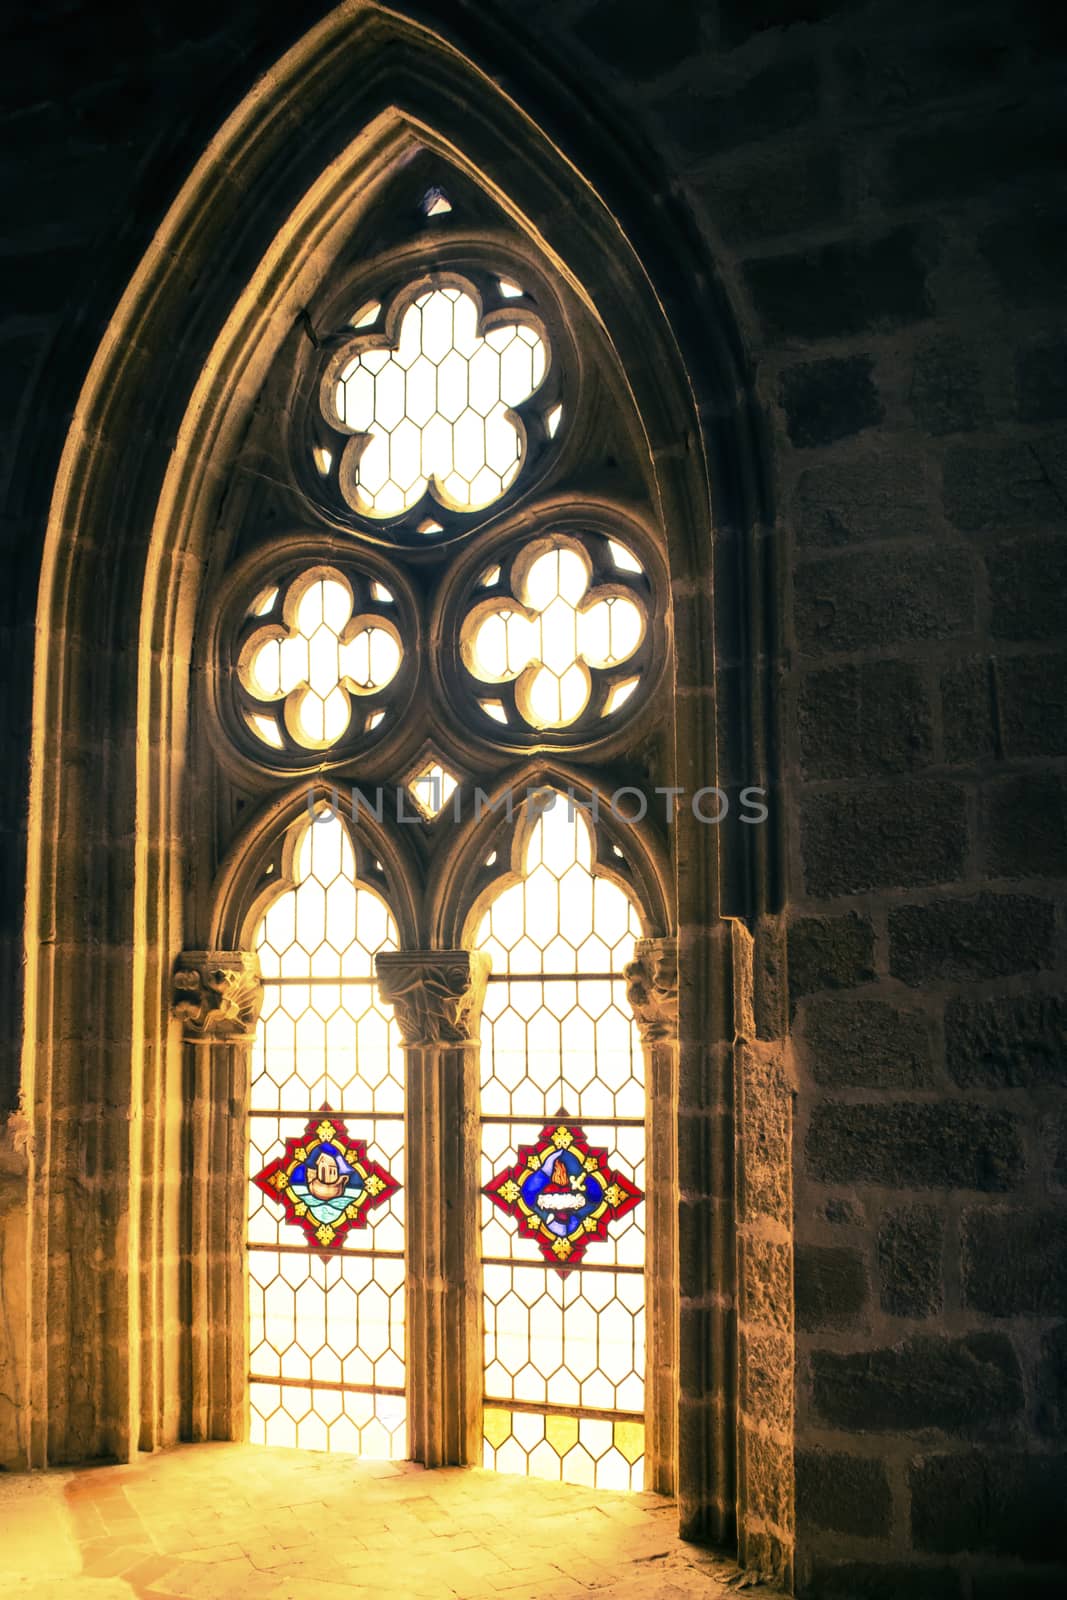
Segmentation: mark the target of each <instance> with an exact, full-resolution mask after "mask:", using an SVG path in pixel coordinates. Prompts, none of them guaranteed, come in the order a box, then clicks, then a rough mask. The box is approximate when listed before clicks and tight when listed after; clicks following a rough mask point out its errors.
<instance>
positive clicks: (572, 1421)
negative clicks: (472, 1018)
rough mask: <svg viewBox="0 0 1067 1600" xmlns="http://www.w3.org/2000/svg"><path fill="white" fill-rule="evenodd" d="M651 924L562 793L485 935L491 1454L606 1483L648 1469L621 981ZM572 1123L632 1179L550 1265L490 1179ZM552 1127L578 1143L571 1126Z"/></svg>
mask: <svg viewBox="0 0 1067 1600" xmlns="http://www.w3.org/2000/svg"><path fill="white" fill-rule="evenodd" d="M640 933H641V926H640V922H639V919H638V916H637V912H636V910H635V908H634V906H633V905H632V903H631V902H630V900H629V898H628V896H627V895H626V894H625V893H624V892H623V890H622V889H621V888H619V886H618V885H617V884H615V883H613V882H611V881H610V880H609V879H607V878H605V877H602V876H596V875H595V874H594V872H593V849H592V838H591V834H590V830H589V826H588V824H587V822H586V820H585V817H584V816H583V814H582V813H581V812H580V811H579V810H577V809H573V810H572V808H571V807H570V805H569V804H568V803H567V802H566V801H564V800H563V799H562V797H557V799H556V800H555V803H554V804H553V805H552V806H551V808H550V809H548V810H546V811H544V812H543V814H542V815H541V816H540V817H539V818H538V820H537V821H536V823H535V825H534V827H533V829H532V831H531V834H530V838H529V842H528V846H527V850H526V858H525V864H524V876H523V878H522V879H521V880H520V881H519V882H517V883H515V884H512V885H511V886H510V887H508V888H506V889H505V890H503V891H502V893H501V894H500V895H499V896H498V897H497V898H496V899H495V900H494V901H493V902H492V903H491V905H490V907H489V909H488V911H487V913H486V915H485V917H484V919H483V922H482V925H481V927H480V929H479V932H478V937H477V940H476V943H477V946H478V948H479V949H482V950H485V951H488V952H489V953H490V954H491V956H492V960H493V975H492V977H491V978H490V981H489V986H488V992H487V996H486V1003H485V1011H484V1014H483V1022H482V1072H481V1102H482V1104H481V1121H482V1135H481V1143H482V1183H483V1186H484V1187H483V1194H482V1263H483V1264H482V1283H483V1298H484V1314H485V1362H486V1370H485V1402H484V1406H485V1409H484V1460H485V1464H486V1465H487V1466H489V1467H496V1468H498V1469H499V1470H501V1471H508V1472H521V1473H533V1474H536V1475H539V1476H548V1477H552V1478H560V1479H562V1480H563V1481H565V1482H569V1483H582V1484H589V1485H592V1486H595V1487H598V1488H609V1489H639V1488H640V1487H641V1485H642V1481H643V1477H642V1469H643V1457H644V1443H643V1440H644V1404H645V1398H644V1366H645V1321H644V1315H645V1286H644V1262H645V1206H644V1204H643V1203H641V1202H643V1194H644V1191H645V1189H646V1188H647V1183H646V1174H645V1085H644V1058H643V1054H642V1049H641V1043H640V1038H639V1035H638V1033H637V1028H636V1025H635V1023H634V1020H633V1016H632V1013H631V1011H630V1009H629V1006H628V1004H627V1000H626V988H625V983H624V982H623V967H624V965H625V963H626V962H627V961H629V960H630V959H632V956H633V949H634V940H635V939H636V938H638V937H639V936H640ZM579 1125H580V1127H579ZM561 1127H562V1128H565V1129H568V1130H571V1132H573V1131H574V1130H575V1129H578V1131H579V1132H580V1134H581V1141H582V1143H581V1148H582V1149H583V1150H584V1151H585V1153H586V1154H588V1153H589V1152H592V1153H593V1154H595V1155H596V1156H597V1160H598V1162H600V1164H601V1165H602V1166H605V1167H607V1168H610V1169H611V1171H612V1172H613V1173H617V1174H618V1175H619V1176H620V1178H621V1179H622V1180H624V1183H623V1184H620V1204H619V1205H618V1207H617V1213H618V1214H617V1215H616V1214H613V1215H612V1216H611V1217H610V1218H608V1219H606V1222H605V1225H604V1227H603V1229H602V1236H601V1237H599V1238H597V1239H596V1241H595V1243H592V1244H591V1245H590V1246H589V1248H588V1250H586V1251H585V1252H584V1253H582V1254H581V1255H580V1258H578V1259H575V1260H573V1261H570V1260H567V1259H564V1260H560V1259H559V1258H557V1257H554V1260H555V1261H556V1264H555V1265H552V1266H550V1265H548V1264H547V1262H546V1259H545V1251H544V1248H543V1245H544V1240H543V1239H541V1238H539V1237H535V1236H529V1235H524V1232H523V1230H522V1228H520V1225H519V1222H518V1220H516V1218H515V1217H514V1216H511V1215H508V1213H507V1211H506V1210H505V1209H504V1208H503V1207H502V1206H501V1205H500V1203H499V1200H497V1199H495V1198H494V1197H493V1195H491V1194H489V1193H487V1192H486V1189H488V1188H489V1186H491V1185H494V1182H495V1183H496V1188H497V1191H498V1192H500V1189H501V1185H500V1181H499V1180H500V1175H501V1174H502V1173H504V1172H505V1171H506V1169H512V1168H518V1169H519V1170H520V1171H521V1170H522V1165H523V1162H525V1161H528V1159H529V1151H530V1150H531V1148H533V1149H536V1150H538V1151H540V1149H541V1144H542V1142H543V1141H544V1140H545V1138H546V1136H547V1137H548V1138H549V1139H551V1137H552V1133H553V1131H557V1132H558V1130H559V1129H560V1128H561ZM557 1142H558V1143H559V1145H560V1148H561V1150H563V1151H564V1152H566V1153H567V1154H568V1158H569V1154H570V1152H571V1151H572V1145H571V1143H570V1142H568V1139H567V1137H566V1135H565V1134H560V1135H559V1137H558V1141H557ZM601 1158H603V1159H602V1160H601ZM555 1165H556V1163H555V1161H554V1159H553V1157H552V1155H551V1153H550V1152H549V1151H548V1148H547V1145H545V1148H544V1169H545V1176H546V1178H550V1179H551V1180H552V1181H553V1182H554V1181H556V1179H557V1178H558V1179H559V1185H558V1186H559V1187H560V1188H563V1187H564V1186H565V1180H566V1179H567V1178H568V1177H569V1176H572V1175H571V1174H569V1172H568V1173H559V1174H557V1172H556V1171H555ZM571 1165H573V1162H572V1163H571ZM624 1187H625V1196H628V1195H629V1194H630V1192H631V1191H632V1192H633V1194H635V1195H638V1196H640V1200H633V1201H632V1203H631V1202H629V1201H628V1200H626V1198H625V1196H624V1193H623V1191H624ZM509 1193H510V1191H509ZM561 1267H562V1268H563V1269H564V1270H562V1271H561V1270H560V1269H561Z"/></svg>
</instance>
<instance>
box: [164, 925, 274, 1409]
mask: <svg viewBox="0 0 1067 1600" xmlns="http://www.w3.org/2000/svg"><path fill="white" fill-rule="evenodd" d="M174 986H175V1000H174V1011H175V1013H176V1015H178V1016H179V1017H180V1018H181V1020H182V1023H183V1053H184V1055H183V1082H184V1086H185V1097H186V1098H185V1103H186V1107H187V1110H186V1121H185V1127H184V1129H183V1139H182V1151H183V1166H184V1173H185V1185H186V1191H187V1195H188V1199H187V1202H186V1205H185V1208H184V1215H183V1233H184V1240H183V1255H184V1267H185V1271H184V1275H183V1282H184V1288H183V1299H184V1301H185V1305H184V1307H183V1322H184V1324H185V1327H186V1328H187V1330H188V1335H187V1344H186V1355H185V1363H186V1370H187V1374H188V1382H187V1383H186V1384H185V1385H184V1388H185V1397H186V1398H185V1406H184V1412H183V1417H182V1432H183V1434H185V1435H186V1436H187V1437H188V1438H190V1439H193V1440H204V1439H241V1438H243V1437H244V1435H245V1420H246V1403H245V1392H246V1384H247V1372H248V1328H247V1320H248V1319H247V1316H246V1314H245V1308H246V1299H247V1295H246V1287H245V1274H246V1271H247V1262H246V1251H245V1239H244V1224H245V1214H246V1210H247V1204H246V1194H245V1184H246V1180H247V1174H246V1170H245V1169H246V1165H247V1158H246V1152H245V1145H246V1139H245V1117H244V1111H245V1108H246V1106H247V1103H248V1087H249V1082H250V1078H251V1051H252V1044H253V1041H254V1039H255V1034H256V1025H257V1022H258V1019H259V1007H260V1003H261V1000H262V984H261V982H260V978H259V966H258V961H257V959H256V957H255V956H254V955H250V954H248V953H247V952H244V951H202V950H200V951H191V952H186V953H185V954H183V955H182V956H181V957H180V958H179V961H178V963H177V968H176V971H175V978H174Z"/></svg>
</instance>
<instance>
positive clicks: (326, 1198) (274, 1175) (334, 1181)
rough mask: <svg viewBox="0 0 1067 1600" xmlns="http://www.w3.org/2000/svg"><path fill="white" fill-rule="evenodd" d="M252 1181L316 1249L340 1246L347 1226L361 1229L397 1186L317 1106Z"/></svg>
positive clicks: (363, 1145) (336, 1119)
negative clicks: (279, 1205) (278, 1204)
mask: <svg viewBox="0 0 1067 1600" xmlns="http://www.w3.org/2000/svg"><path fill="white" fill-rule="evenodd" d="M255 1182H256V1183H257V1184H258V1185H259V1187H260V1188H261V1189H262V1190H263V1192H264V1193H265V1194H268V1195H270V1197H271V1199H272V1200H280V1201H281V1203H282V1205H283V1206H284V1207H285V1215H286V1221H287V1222H291V1223H293V1224H294V1225H295V1226H296V1227H299V1228H301V1229H303V1231H304V1233H305V1234H306V1235H307V1237H308V1239H309V1241H310V1242H311V1243H312V1244H313V1245H318V1246H319V1248H320V1249H323V1250H331V1249H334V1248H336V1246H337V1245H339V1244H340V1242H341V1240H342V1239H343V1238H344V1235H345V1234H346V1233H347V1232H348V1230H349V1228H363V1227H365V1226H366V1223H367V1214H368V1212H369V1211H371V1210H373V1208H374V1207H375V1206H380V1205H384V1204H385V1202H386V1201H387V1200H388V1199H389V1196H390V1195H391V1194H394V1193H395V1191H396V1190H397V1189H398V1188H399V1187H400V1185H399V1184H398V1183H397V1181H396V1179H395V1178H394V1177H393V1176H392V1175H391V1174H390V1173H389V1172H387V1171H386V1169H385V1168H384V1167H382V1166H379V1164H378V1163H377V1162H376V1161H372V1160H371V1159H370V1157H369V1156H368V1155H367V1146H366V1143H365V1141H364V1140H362V1139H350V1138H349V1137H348V1132H347V1130H346V1128H345V1125H344V1122H343V1121H342V1119H341V1118H340V1117H337V1116H334V1115H333V1113H332V1112H331V1111H330V1108H329V1106H323V1108H322V1111H321V1113H320V1114H319V1116H318V1117H313V1118H312V1120H311V1121H310V1122H309V1123H308V1125H307V1127H306V1128H305V1130H304V1132H303V1134H302V1135H300V1134H298V1135H294V1137H293V1138H291V1139H288V1140H286V1145H285V1154H284V1155H281V1156H279V1157H278V1158H277V1159H276V1160H275V1161H272V1162H271V1163H270V1165H269V1166H266V1167H264V1168H263V1171H262V1172H260V1173H258V1174H257V1175H256V1178H255Z"/></svg>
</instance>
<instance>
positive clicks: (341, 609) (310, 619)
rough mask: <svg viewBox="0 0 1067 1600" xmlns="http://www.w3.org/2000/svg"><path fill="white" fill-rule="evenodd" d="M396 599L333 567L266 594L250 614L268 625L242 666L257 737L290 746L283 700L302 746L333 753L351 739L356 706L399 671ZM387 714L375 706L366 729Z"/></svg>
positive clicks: (247, 649)
mask: <svg viewBox="0 0 1067 1600" xmlns="http://www.w3.org/2000/svg"><path fill="white" fill-rule="evenodd" d="M359 588H362V589H363V590H364V591H365V592H364V593H359V592H358V589H359ZM392 600H393V597H392V595H391V594H390V592H389V590H387V589H386V588H384V586H383V585H382V584H380V583H377V582H370V583H366V582H363V583H360V584H358V585H357V584H354V583H353V582H351V581H350V580H349V579H348V578H346V577H345V576H344V574H342V573H341V572H338V571H336V570H335V569H334V568H332V567H312V568H309V569H307V570H306V571H304V572H302V573H301V574H300V575H299V576H298V577H296V578H294V579H293V580H292V581H291V582H290V583H289V584H288V586H287V587H286V589H285V592H284V595H282V596H280V595H279V591H278V590H277V589H274V590H268V591H267V592H266V593H265V594H263V595H260V597H259V598H258V600H257V601H256V602H255V603H254V604H253V605H252V607H251V608H250V614H251V615H253V616H264V618H265V619H267V620H265V621H264V623H263V625H262V627H258V628H255V629H254V630H253V632H252V633H251V634H250V636H249V637H248V638H247V639H246V641H245V643H244V646H243V648H242V649H241V651H240V654H239V656H238V661H237V677H238V682H239V683H240V685H241V687H242V689H243V690H244V692H245V696H246V697H247V703H246V705H245V708H244V710H245V718H246V721H247V722H248V725H249V727H250V728H251V729H252V731H253V733H255V735H256V737H257V738H258V739H260V740H261V741H262V742H263V743H264V744H267V745H269V746H271V747H272V748H273V749H277V750H281V749H284V748H285V741H284V739H283V737H282V731H281V728H280V727H279V723H278V715H277V712H278V709H279V703H280V711H281V719H282V724H283V726H284V730H285V732H286V733H287V734H288V735H289V738H290V739H291V740H292V741H293V742H294V743H295V744H296V745H298V746H300V747H301V748H302V749H304V750H328V749H329V748H330V747H331V746H332V745H335V744H337V743H338V741H339V740H341V739H343V738H344V737H345V735H346V733H348V732H349V729H350V726H351V723H352V720H353V701H354V700H356V699H373V697H375V696H379V695H380V694H381V692H382V691H383V690H384V689H385V688H386V687H387V686H388V685H389V684H390V683H391V682H392V681H393V679H394V678H395V677H396V674H397V672H398V671H399V668H400V664H401V660H402V658H403V648H402V646H401V643H400V633H399V630H398V628H397V625H396V623H395V621H394V620H393V619H392V618H391V617H390V616H389V615H388V610H389V609H390V608H391V606H392ZM279 613H280V616H279ZM383 715H384V711H383V710H381V709H368V712H367V714H366V716H365V718H364V724H363V729H361V730H359V731H364V730H369V729H370V728H372V727H374V726H377V724H378V723H379V722H380V721H381V719H382V716H383Z"/></svg>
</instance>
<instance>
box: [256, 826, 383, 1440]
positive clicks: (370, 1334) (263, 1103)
mask: <svg viewBox="0 0 1067 1600" xmlns="http://www.w3.org/2000/svg"><path fill="white" fill-rule="evenodd" d="M292 875H293V878H294V879H295V886H294V887H292V888H289V889H286V890H285V891H284V892H283V893H282V894H280V895H279V897H278V898H277V899H276V900H274V901H273V902H272V904H271V905H270V907H269V908H268V910H267V912H266V914H265V916H264V917H263V920H262V922H261V923H260V925H259V928H258V930H257V933H256V935H255V940H254V943H255V947H256V949H257V951H258V953H259V959H260V964H261V967H262V970H263V977H264V984H263V1010H262V1014H261V1017H260V1021H259V1025H258V1028H257V1034H256V1041H255V1045H254V1047H253V1051H252V1073H251V1088H250V1096H249V1099H250V1106H249V1110H250V1115H249V1117H248V1145H249V1152H248V1164H249V1171H250V1173H256V1172H257V1171H259V1170H261V1169H262V1168H263V1167H264V1166H265V1164H266V1163H267V1162H268V1161H271V1160H273V1159H275V1158H276V1157H277V1156H278V1155H279V1154H281V1152H282V1150H283V1149H284V1147H285V1141H286V1140H287V1139H288V1138H290V1137H291V1136H293V1135H297V1136H299V1135H300V1134H301V1133H302V1131H303V1129H304V1127H305V1125H306V1123H307V1121H308V1118H309V1117H310V1116H312V1115H314V1114H315V1113H316V1112H318V1110H319V1109H320V1108H321V1107H322V1106H323V1104H329V1105H330V1107H331V1108H333V1109H334V1110H336V1111H338V1112H340V1113H342V1114H345V1115H347V1116H348V1117H349V1118H351V1122H350V1124H349V1126H350V1128H351V1127H352V1126H353V1125H355V1124H358V1131H359V1136H360V1137H361V1138H362V1139H365V1140H366V1142H367V1153H368V1156H370V1157H371V1158H372V1159H374V1160H375V1161H377V1162H378V1163H379V1164H380V1165H382V1166H383V1167H385V1168H386V1169H387V1170H388V1171H389V1172H390V1173H391V1174H392V1175H393V1176H394V1177H395V1178H396V1179H397V1180H398V1181H399V1182H400V1183H401V1184H403V1181H404V1158H405V1149H404V1120H403V1111H404V1058H403V1051H402V1049H401V1048H400V1040H399V1037H398V1033H397V1028H396V1024H395V1022H394V1021H393V1015H392V1008H391V1007H389V1006H387V1005H385V1004H384V1003H383V1002H382V1001H381V999H380V997H379V995H378V991H377V986H376V984H375V981H374V957H375V954H376V953H377V952H378V951H379V950H394V949H395V948H396V946H397V929H396V924H395V922H394V920H393V918H392V916H391V915H390V913H389V909H388V907H387V906H386V904H385V902H384V901H383V900H382V899H381V897H380V896H379V895H378V894H376V893H375V892H374V891H373V890H372V889H369V888H367V887H366V886H365V885H364V884H362V883H360V882H358V881H357V878H356V861H355V852H354V850H353V848H352V841H351V838H350V837H349V834H348V831H347V829H346V827H345V825H344V824H343V823H342V822H340V821H339V820H338V819H337V818H333V819H330V818H329V817H328V816H327V814H326V813H325V812H324V813H320V814H319V816H318V817H317V818H316V820H315V821H314V822H312V823H305V826H304V831H303V833H302V835H301V837H300V840H299V843H298V846H297V849H296V851H295V858H294V861H293V868H292ZM248 1198H249V1208H248V1224H247V1227H248V1231H247V1241H246V1242H247V1255H248V1277H249V1285H248V1311H249V1340H248V1344H249V1366H250V1372H249V1396H250V1401H251V1426H250V1433H251V1438H252V1440H253V1442H255V1443H260V1444H268V1445H284V1446H288V1447H290V1448H293V1447H297V1448H301V1449H312V1450H339V1451H349V1452H353V1453H357V1454H360V1455H364V1456H371V1457H383V1456H384V1457H394V1458H402V1457H403V1456H404V1455H405V1454H406V1443H407V1441H406V1414H405V1403H404V1392H403V1391H404V1381H405V1373H404V1357H405V1339H404V1320H405V1318H404V1262H403V1250H404V1212H405V1190H404V1188H403V1187H401V1188H400V1189H398V1190H397V1192H396V1193H395V1194H394V1195H393V1196H392V1198H391V1200H390V1201H389V1203H388V1204H387V1205H385V1206H382V1207H381V1208H379V1209H377V1210H375V1211H374V1212H373V1220H371V1221H369V1223H368V1225H367V1227H366V1228H365V1229H363V1230H361V1232H360V1233H359V1234H358V1235H357V1236H356V1237H355V1240H354V1242H356V1243H358V1247H359V1248H358V1249H348V1248H342V1249H338V1250H335V1251H334V1252H333V1253H332V1254H331V1255H330V1256H328V1257H327V1256H325V1255H323V1254H322V1253H320V1252H319V1251H317V1250H315V1249H314V1248H313V1247H312V1246H311V1245H310V1244H307V1245H306V1246H305V1240H304V1236H303V1234H302V1233H299V1232H297V1230H294V1229H293V1228H292V1227H291V1226H290V1225H289V1224H287V1223H286V1222H285V1221H284V1220H283V1218H282V1214H281V1212H280V1209H279V1207H278V1206H277V1205H276V1204H274V1203H273V1202H272V1201H271V1200H270V1199H268V1198H267V1197H266V1196H265V1195H264V1193H263V1191H262V1190H261V1189H260V1188H259V1187H258V1185H257V1184H256V1183H254V1182H250V1183H249V1185H248ZM298 1240H299V1241H300V1242H299V1243H298V1242H297V1241H298Z"/></svg>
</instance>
